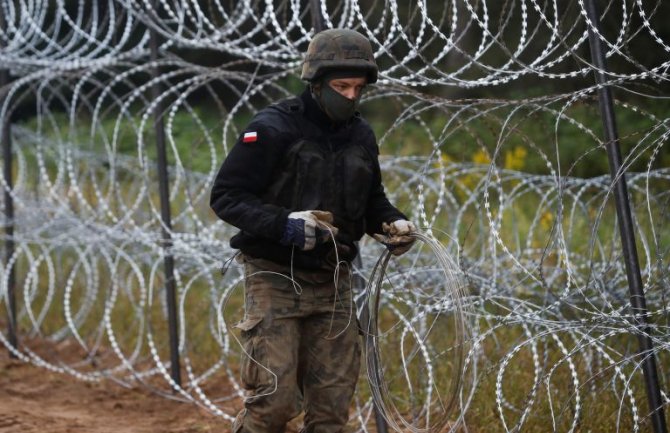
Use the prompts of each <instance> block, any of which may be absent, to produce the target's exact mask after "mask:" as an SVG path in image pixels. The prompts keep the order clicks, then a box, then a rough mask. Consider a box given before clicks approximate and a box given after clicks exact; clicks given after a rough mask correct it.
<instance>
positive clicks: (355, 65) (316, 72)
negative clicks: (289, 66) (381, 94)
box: [300, 29, 378, 84]
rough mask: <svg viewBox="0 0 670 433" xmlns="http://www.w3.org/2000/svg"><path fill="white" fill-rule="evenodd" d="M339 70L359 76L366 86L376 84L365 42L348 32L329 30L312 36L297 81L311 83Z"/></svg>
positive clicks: (374, 69) (369, 49)
mask: <svg viewBox="0 0 670 433" xmlns="http://www.w3.org/2000/svg"><path fill="white" fill-rule="evenodd" d="M342 70H345V71H346V70H354V71H361V72H363V73H364V74H365V75H366V76H367V79H368V84H371V83H374V82H375V81H377V73H378V68H377V63H375V57H374V54H373V52H372V46H371V45H370V41H369V40H368V38H366V37H365V36H363V35H362V34H360V33H358V32H357V31H355V30H349V29H329V30H324V31H322V32H319V33H317V34H316V35H314V37H313V38H312V41H311V42H310V43H309V46H308V47H307V54H306V55H305V61H304V63H303V65H302V75H301V76H300V78H302V79H303V80H306V81H310V82H312V81H315V80H317V79H319V78H320V77H322V76H323V75H324V74H325V73H327V72H331V71H342Z"/></svg>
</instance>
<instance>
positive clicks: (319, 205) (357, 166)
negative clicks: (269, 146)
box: [263, 98, 375, 242]
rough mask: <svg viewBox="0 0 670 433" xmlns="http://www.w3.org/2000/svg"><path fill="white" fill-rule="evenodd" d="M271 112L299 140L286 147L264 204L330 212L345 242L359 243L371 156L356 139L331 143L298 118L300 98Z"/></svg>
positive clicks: (371, 169) (371, 174)
mask: <svg viewBox="0 0 670 433" xmlns="http://www.w3.org/2000/svg"><path fill="white" fill-rule="evenodd" d="M273 107H275V108H276V109H278V110H281V111H283V112H284V113H289V114H290V115H291V116H292V117H293V118H294V120H295V124H296V126H297V127H298V128H299V130H300V132H301V134H300V136H301V138H300V139H298V140H297V141H296V142H294V143H292V144H291V145H289V147H288V150H287V152H286V153H285V155H284V158H283V159H282V161H281V162H280V163H279V165H278V167H277V169H276V170H275V173H274V174H273V177H272V182H271V186H270V188H269V189H268V191H267V192H266V193H265V195H264V196H263V200H264V201H266V202H268V203H272V204H276V205H278V206H282V207H284V208H286V209H289V210H291V211H298V210H311V209H320V210H327V211H330V212H332V213H333V215H334V217H335V221H334V224H335V226H337V227H338V228H339V229H340V234H341V238H342V240H343V241H344V242H351V241H355V240H358V239H360V237H361V236H363V234H364V233H365V210H366V207H367V203H368V198H369V195H370V191H371V188H372V183H373V179H374V167H375V165H374V159H373V156H372V155H371V154H370V151H369V150H367V149H366V148H365V147H364V146H363V145H362V144H360V143H359V142H358V141H357V140H356V137H351V139H350V140H346V142H345V143H339V144H337V145H334V143H331V142H330V141H329V139H328V135H327V134H324V132H323V131H321V130H320V129H319V128H318V127H317V126H316V125H314V124H313V123H312V122H311V121H309V120H307V119H306V118H305V117H304V116H303V110H304V107H303V104H302V101H301V100H300V99H299V98H294V99H289V100H287V101H283V102H280V103H278V104H276V105H274V106H273Z"/></svg>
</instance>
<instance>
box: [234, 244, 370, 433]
mask: <svg viewBox="0 0 670 433" xmlns="http://www.w3.org/2000/svg"><path fill="white" fill-rule="evenodd" d="M242 261H243V262H244V267H245V315H244V319H243V320H242V321H241V322H240V323H239V324H238V325H237V327H238V328H240V329H241V330H242V337H241V340H242V344H243V349H244V352H245V353H243V356H242V366H241V383H242V386H243V387H244V388H245V389H246V392H247V396H246V398H245V402H244V409H242V411H241V412H240V413H239V414H238V416H237V418H236V419H235V422H234V423H233V433H275V432H283V431H284V429H285V427H286V424H287V422H288V421H290V420H291V419H293V418H295V417H296V416H298V415H299V414H300V412H301V411H302V410H304V412H305V417H304V427H303V429H302V430H301V431H302V432H305V433H337V432H341V431H342V430H343V428H344V426H345V424H346V423H347V420H348V418H349V417H348V412H349V405H350V404H351V400H352V397H353V394H354V390H355V387H356V381H357V379H358V373H359V367H360V342H359V335H358V326H357V320H356V308H355V305H354V304H353V299H352V294H351V272H350V269H349V267H348V266H345V267H344V268H341V269H340V274H339V278H338V279H337V287H335V282H334V276H333V273H332V272H329V273H328V272H305V271H296V270H294V271H293V273H291V270H290V269H286V268H282V267H280V266H279V265H277V264H274V263H273V262H269V261H266V260H260V259H252V258H249V257H244V256H243V257H242ZM291 276H292V278H291Z"/></svg>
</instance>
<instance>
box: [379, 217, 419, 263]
mask: <svg viewBox="0 0 670 433" xmlns="http://www.w3.org/2000/svg"><path fill="white" fill-rule="evenodd" d="M382 230H383V231H384V234H383V235H382V234H375V235H374V238H375V239H376V240H378V241H379V242H381V243H383V244H384V245H386V248H388V249H389V251H390V252H391V254H393V255H394V256H399V255H402V254H405V253H406V252H407V251H409V249H410V248H411V247H412V244H413V243H414V241H415V239H414V237H412V236H411V234H412V232H414V231H416V227H415V226H414V224H412V222H411V221H407V220H396V221H393V222H392V223H390V224H387V223H382Z"/></svg>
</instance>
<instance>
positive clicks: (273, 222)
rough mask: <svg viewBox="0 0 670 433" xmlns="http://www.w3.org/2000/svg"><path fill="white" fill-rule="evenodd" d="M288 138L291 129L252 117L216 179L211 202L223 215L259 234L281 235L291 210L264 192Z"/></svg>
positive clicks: (252, 232) (250, 231)
mask: <svg viewBox="0 0 670 433" xmlns="http://www.w3.org/2000/svg"><path fill="white" fill-rule="evenodd" d="M254 133H255V137H256V138H255V139H253V137H254V135H253V134H254ZM245 134H246V136H247V140H244V137H245ZM288 140H290V137H288V134H287V133H282V132H280V131H278V130H277V129H276V128H274V127H272V126H270V125H268V122H262V121H259V120H258V119H254V120H252V122H251V123H250V124H249V126H248V127H247V128H246V129H245V131H244V132H243V133H242V134H241V135H240V137H239V138H238V140H237V142H236V143H235V145H234V146H233V148H232V149H231V151H230V152H229V154H228V156H227V157H226V159H225V160H224V161H223V164H222V165H221V168H220V169H219V172H218V174H217V175H216V178H215V180H214V185H213V186H212V192H211V196H210V206H211V208H212V210H214V212H215V213H216V215H218V216H219V218H221V219H222V220H224V221H226V222H227V223H229V224H231V225H233V226H235V227H237V228H239V229H240V230H242V231H244V232H247V233H249V234H251V235H253V236H255V237H261V238H266V239H270V240H275V241H279V239H281V236H282V234H283V231H284V226H285V225H286V220H287V218H288V214H289V211H288V210H287V209H284V208H282V207H279V206H275V205H271V204H268V203H264V202H263V200H262V195H263V194H264V192H265V191H266V190H267V188H268V185H269V183H270V180H271V178H272V173H273V171H274V170H275V168H276V167H277V164H279V163H280V162H281V159H282V156H283V152H284V149H285V147H286V145H287V144H288V143H287V141H288Z"/></svg>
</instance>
